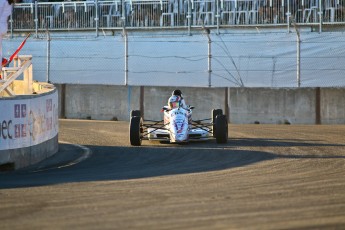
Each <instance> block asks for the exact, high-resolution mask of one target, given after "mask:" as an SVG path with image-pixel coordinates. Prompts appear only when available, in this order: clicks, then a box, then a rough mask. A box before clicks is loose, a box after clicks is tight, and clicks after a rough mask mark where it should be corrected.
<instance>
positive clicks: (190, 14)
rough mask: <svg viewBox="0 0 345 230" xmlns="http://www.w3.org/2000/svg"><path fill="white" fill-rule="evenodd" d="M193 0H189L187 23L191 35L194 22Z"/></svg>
mask: <svg viewBox="0 0 345 230" xmlns="http://www.w3.org/2000/svg"><path fill="white" fill-rule="evenodd" d="M191 1H193V0H187V2H188V14H187V23H188V35H189V36H190V35H191V32H190V30H191V24H192V20H191V19H192V9H191V8H192V6H191Z"/></svg>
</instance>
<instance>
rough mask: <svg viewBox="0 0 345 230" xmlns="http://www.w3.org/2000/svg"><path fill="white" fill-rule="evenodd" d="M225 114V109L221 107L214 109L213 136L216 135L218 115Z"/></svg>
mask: <svg viewBox="0 0 345 230" xmlns="http://www.w3.org/2000/svg"><path fill="white" fill-rule="evenodd" d="M222 114H223V110H221V109H213V110H212V133H213V136H214V137H216V129H217V127H216V117H217V116H218V115H222Z"/></svg>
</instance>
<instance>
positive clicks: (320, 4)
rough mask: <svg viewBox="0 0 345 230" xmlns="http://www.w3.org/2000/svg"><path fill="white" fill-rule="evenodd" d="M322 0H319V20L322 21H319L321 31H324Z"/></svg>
mask: <svg viewBox="0 0 345 230" xmlns="http://www.w3.org/2000/svg"><path fill="white" fill-rule="evenodd" d="M321 8H322V2H321V0H319V12H318V14H319V21H320V23H319V33H321V32H322V14H323V13H322V9H321Z"/></svg>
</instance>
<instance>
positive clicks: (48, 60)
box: [46, 29, 50, 83]
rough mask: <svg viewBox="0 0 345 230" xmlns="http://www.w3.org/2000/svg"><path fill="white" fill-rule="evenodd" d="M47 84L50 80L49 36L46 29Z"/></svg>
mask: <svg viewBox="0 0 345 230" xmlns="http://www.w3.org/2000/svg"><path fill="white" fill-rule="evenodd" d="M46 77H47V82H48V83H49V82H50V80H49V78H50V34H49V30H48V29H47V76H46Z"/></svg>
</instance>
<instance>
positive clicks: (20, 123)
mask: <svg viewBox="0 0 345 230" xmlns="http://www.w3.org/2000/svg"><path fill="white" fill-rule="evenodd" d="M16 83H17V84H20V82H15V83H14V84H16ZM17 87H18V86H17ZM33 88H34V92H33V94H30V95H19V96H14V97H0V108H1V109H0V111H1V112H0V166H1V165H6V164H13V165H14V167H15V168H16V169H18V168H22V167H25V166H28V165H31V164H34V163H36V162H38V161H40V160H42V159H44V158H47V157H49V156H51V155H53V154H54V153H56V152H57V151H58V91H57V89H56V88H55V87H54V86H53V85H50V84H46V83H43V84H40V83H34V87H33Z"/></svg>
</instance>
